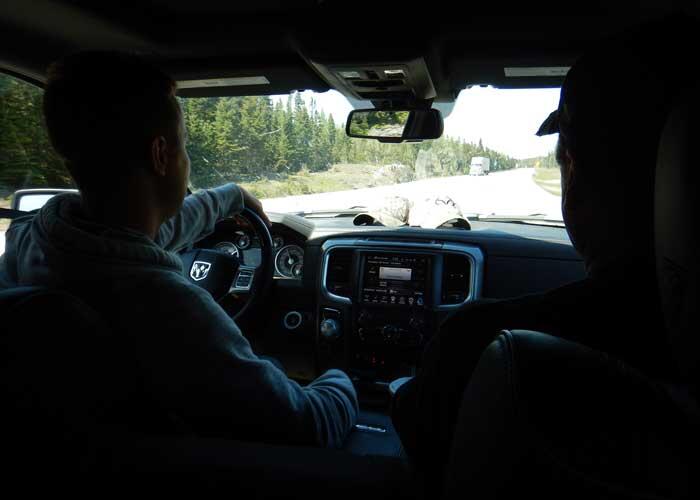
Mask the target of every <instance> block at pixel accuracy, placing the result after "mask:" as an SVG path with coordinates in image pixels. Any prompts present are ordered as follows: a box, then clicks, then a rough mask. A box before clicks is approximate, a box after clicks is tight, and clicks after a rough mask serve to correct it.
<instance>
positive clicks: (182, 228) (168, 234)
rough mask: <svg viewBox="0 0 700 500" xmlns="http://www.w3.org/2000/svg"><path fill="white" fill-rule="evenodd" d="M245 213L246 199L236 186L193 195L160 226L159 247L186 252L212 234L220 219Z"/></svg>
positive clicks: (221, 187) (232, 185)
mask: <svg viewBox="0 0 700 500" xmlns="http://www.w3.org/2000/svg"><path fill="white" fill-rule="evenodd" d="M242 210H243V196H242V194H241V190H240V189H239V188H238V186H237V185H236V184H233V183H231V184H225V185H223V186H220V187H218V188H214V189H206V190H202V191H199V192H197V193H194V194H191V195H189V196H187V197H186V198H185V200H184V202H183V204H182V208H181V209H180V211H179V212H178V213H177V214H176V215H175V216H173V217H171V218H170V219H168V220H167V221H166V222H164V223H163V224H162V225H161V226H160V228H159V230H158V235H157V236H156V244H157V245H158V246H160V247H162V248H164V249H165V250H170V251H178V250H182V249H183V248H186V247H188V246H189V245H191V244H192V243H195V242H196V241H199V240H201V239H202V238H205V237H206V236H208V235H209V234H211V233H212V232H213V231H214V227H215V225H216V223H217V222H218V221H219V220H221V219H223V218H224V217H230V216H231V215H235V214H237V213H240V212H241V211H242Z"/></svg>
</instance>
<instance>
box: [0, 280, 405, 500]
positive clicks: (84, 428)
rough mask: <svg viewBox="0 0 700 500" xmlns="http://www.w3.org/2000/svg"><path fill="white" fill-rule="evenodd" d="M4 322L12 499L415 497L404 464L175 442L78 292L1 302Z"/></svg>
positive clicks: (17, 292) (14, 294)
mask: <svg viewBox="0 0 700 500" xmlns="http://www.w3.org/2000/svg"><path fill="white" fill-rule="evenodd" d="M0 315H2V318H3V324H4V329H3V333H2V341H1V342H2V343H1V352H2V356H3V363H2V370H3V371H2V377H1V379H2V393H1V397H2V400H3V410H2V412H1V413H2V426H1V427H0V432H2V443H3V447H2V453H3V455H4V458H5V460H3V462H5V463H6V464H10V465H9V468H7V467H6V469H5V470H4V471H3V472H4V477H5V478H7V479H8V480H9V481H6V486H5V487H6V488H9V487H10V483H12V482H13V481H14V482H16V483H17V486H19V487H21V488H22V491H24V492H26V493H32V492H51V493H56V492H59V491H61V492H63V491H65V492H71V493H73V494H74V495H76V494H77V495H88V494H90V495H92V494H94V492H96V491H107V492H109V493H110V494H114V493H118V492H120V493H133V491H135V488H138V491H140V492H149V491H150V492H153V493H157V494H159V495H163V494H178V495H181V494H183V492H192V493H196V494H199V495H201V494H202V493H210V494H221V493H226V494H228V495H230V494H235V495H241V496H242V497H244V498H294V497H297V496H298V497H302V496H303V497H304V498H329V497H331V498H332V497H336V498H348V497H349V496H353V497H355V496H359V495H361V496H363V497H369V498H413V491H414V488H413V486H412V485H411V482H410V479H409V474H408V471H407V469H406V467H405V464H404V463H403V462H402V461H400V460H396V459H392V458H390V457H379V456H358V455H352V454H349V453H346V452H343V451H338V450H325V449H319V448H312V447H291V446H275V445H268V444H260V443H247V442H239V441H231V440H224V439H220V440H219V439H203V438H199V437H196V436H191V435H181V434H177V433H174V432H173V428H171V427H169V426H168V422H167V419H165V418H161V415H158V412H157V411H156V410H155V409H151V408H148V406H147V405H146V406H144V405H143V400H142V399H141V396H140V393H139V384H138V377H137V376H136V375H135V374H136V373H137V371H136V370H135V368H134V366H133V365H132V364H131V363H130V361H129V360H130V358H129V355H128V353H127V352H124V351H123V350H122V349H120V347H119V342H118V341H117V340H118V339H117V338H116V337H115V333H114V332H112V331H111V330H110V328H109V325H108V324H107V323H106V322H105V321H104V320H103V318H102V316H101V315H100V314H98V313H97V312H96V311H95V310H94V309H93V308H92V307H90V306H88V305H87V304H86V303H84V302H83V301H81V300H79V299H78V298H76V297H75V296H73V295H71V294H69V293H66V292H63V291H57V290H49V289H42V288H17V289H11V290H4V291H0ZM135 405H138V406H135ZM150 411H152V412H153V415H152V416H149V417H147V418H144V413H146V412H150Z"/></svg>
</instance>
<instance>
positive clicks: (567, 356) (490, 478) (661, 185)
mask: <svg viewBox="0 0 700 500" xmlns="http://www.w3.org/2000/svg"><path fill="white" fill-rule="evenodd" d="M697 92H698V89H696V90H695V91H694V92H693V93H690V94H687V95H686V96H685V97H684V98H682V99H680V100H679V101H678V103H677V105H676V106H675V107H674V109H673V110H672V112H671V114H670V116H669V118H668V121H667V123H666V126H665V128H664V132H663V134H662V137H661V141H660V146H659V150H658V162H657V171H656V181H655V220H654V226H655V248H656V259H657V265H656V267H657V277H658V284H659V290H660V293H661V297H662V303H663V313H664V318H665V323H666V331H667V337H668V341H669V343H670V345H671V346H672V350H673V353H674V363H675V367H676V368H677V372H675V373H669V374H668V377H667V378H666V379H664V380H659V379H653V378H650V377H648V376H646V375H645V374H644V373H641V372H639V371H638V370H636V369H635V368H633V367H630V366H628V365H626V364H624V363H623V362H621V361H619V360H617V359H614V358H612V357H611V356H609V355H606V354H604V353H601V352H596V351H594V350H592V349H589V348H587V347H585V346H582V345H579V344H575V343H573V342H568V341H564V340H561V339H557V338H554V337H551V336H548V335H545V334H542V333H538V332H530V331H509V332H504V333H503V334H502V335H501V336H500V337H499V338H498V339H497V340H496V341H495V342H493V343H492V344H491V345H490V346H489V347H488V348H487V349H486V351H485V352H484V353H483V354H482V357H481V359H480V361H479V364H478V366H477V368H476V370H475V372H474V373H473V376H472V378H471V381H470V384H469V386H468V387H467V390H466V391H465V394H464V398H463V401H462V405H461V409H460V415H459V422H458V425H457V429H456V433H455V440H454V447H453V449H452V454H451V457H450V464H449V469H448V472H447V476H446V481H445V485H444V487H445V497H446V498H464V497H465V496H466V495H468V494H470V495H475V496H477V497H479V498H506V497H508V496H510V495H514V494H518V495H526V496H529V495H536V496H537V498H569V499H571V498H698V496H700V488H699V487H698V484H699V483H700V481H699V480H698V478H697V470H698V463H699V462H698V460H697V450H698V449H699V447H700V405H699V403H698V389H699V387H700V385H699V382H700V376H699V374H700V350H699V349H698V348H699V347H700V338H699V336H698V332H697V328H696V327H695V325H694V320H696V316H697V311H698V305H699V304H698V283H700V280H699V279H698V278H699V276H700V273H698V261H697V253H698V246H697V243H696V241H697V240H696V238H697V234H698V229H700V227H699V226H700V224H699V223H698V219H697V214H698V213H700V210H699V209H700V206H699V205H700V203H699V202H698V196H697V193H696V191H697V188H698V185H699V184H698V177H699V174H698V171H697V170H698V169H697V165H696V163H697V162H696V161H694V158H693V153H694V148H692V144H693V141H694V140H695V138H696V137H697V133H698V132H700V127H699V126H698V124H697V121H696V119H695V117H697V116H698V112H700V100H699V99H698V94H697ZM613 333H614V332H611V334H613Z"/></svg>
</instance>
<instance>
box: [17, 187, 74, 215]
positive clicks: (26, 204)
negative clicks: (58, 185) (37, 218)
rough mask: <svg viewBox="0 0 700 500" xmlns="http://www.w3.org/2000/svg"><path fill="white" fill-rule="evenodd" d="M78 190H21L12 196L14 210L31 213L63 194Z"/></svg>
mask: <svg viewBox="0 0 700 500" xmlns="http://www.w3.org/2000/svg"><path fill="white" fill-rule="evenodd" d="M77 192H78V190H77V189H20V190H19V191H15V193H14V194H13V195H12V209H13V210H21V211H23V212H31V211H32V210H37V209H39V208H41V207H43V206H44V205H45V204H46V202H47V201H49V200H50V199H51V198H53V197H54V196H56V195H57V194H61V193H77Z"/></svg>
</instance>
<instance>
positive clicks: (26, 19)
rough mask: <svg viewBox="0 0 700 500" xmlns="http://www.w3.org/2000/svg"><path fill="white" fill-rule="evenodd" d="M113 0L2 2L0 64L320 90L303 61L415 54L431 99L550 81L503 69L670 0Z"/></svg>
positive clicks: (532, 61)
mask: <svg viewBox="0 0 700 500" xmlns="http://www.w3.org/2000/svg"><path fill="white" fill-rule="evenodd" d="M125 3H126V2H123V1H119V0H101V1H100V2H92V1H87V0H73V1H48V0H35V1H32V2H26V1H22V0H5V1H3V2H2V3H0V66H1V67H2V68H3V69H4V70H5V71H10V72H13V73H14V74H17V75H20V76H22V77H23V78H25V79H27V80H29V81H33V82H35V83H38V84H41V82H42V81H43V79H44V72H45V68H46V66H47V65H48V63H50V62H51V61H52V60H54V59H56V58H58V57H60V56H61V55H64V54H66V53H69V52H73V51H76V50H83V49H116V50H128V51H135V52H138V53H141V54H143V55H144V56H145V57H147V58H149V59H151V60H152V61H153V62H155V63H156V64H158V65H160V66H161V67H163V69H165V70H166V71H168V72H169V73H170V74H172V75H173V76H174V77H175V79H177V80H184V79H201V78H212V77H234V76H253V75H265V76H266V77H267V78H268V80H269V81H270V85H266V86H248V87H246V86H241V87H222V88H217V89H206V90H188V91H181V94H183V95H251V94H262V93H265V94H275V93H288V92H290V91H293V90H301V89H311V90H315V91H321V92H322V91H325V90H328V89H329V88H330V85H329V83H328V82H327V81H326V80H324V79H323V78H322V77H321V76H320V75H319V74H318V73H317V72H316V71H315V70H314V69H313V67H312V65H311V64H310V61H312V60H313V61H316V62H319V61H320V62H322V63H325V64H349V63H370V62H392V61H398V60H404V59H408V58H414V57H422V58H424V59H425V61H426V64H427V67H428V69H429V71H430V75H431V77H432V79H433V82H434V84H435V89H436V91H437V98H436V100H437V101H446V102H449V101H452V100H454V98H455V97H456V96H457V95H458V93H459V91H460V90H461V89H463V88H465V87H467V86H469V85H479V84H483V85H487V84H488V85H494V86H498V87H502V88H523V87H553V86H559V85H561V82H562V80H563V77H518V78H508V77H506V76H505V75H504V71H503V68H504V66H569V65H571V64H572V63H573V61H574V60H575V59H576V58H577V57H578V56H579V55H580V53H581V52H582V50H583V48H584V47H587V46H589V45H590V44H592V43H595V41H596V40H599V39H601V38H604V37H605V36H608V35H610V34H612V33H615V32H618V31H621V30H623V29H625V28H627V27H630V26H634V25H637V24H639V23H642V22H644V21H646V20H649V19H652V18H655V17H661V16H664V15H667V14H668V13H670V12H671V7H668V6H667V5H668V4H669V3H671V2H658V5H656V3H657V2H651V1H646V2H629V1H627V2H604V1H600V2H596V1H583V2H580V4H579V5H572V4H571V3H566V4H564V3H563V2H553V1H551V0H541V1H540V2H538V3H537V4H536V5H534V4H533V5H530V6H529V7H528V9H525V8H524V7H522V6H521V7H519V8H517V10H509V11H508V10H507V9H506V8H505V7H504V6H503V5H501V4H498V5H495V6H494V7H486V6H484V5H465V2H448V1H446V0H433V1H431V2H430V3H429V4H427V5H429V6H430V10H428V9H427V8H423V9H416V7H415V6H409V7H407V6H406V2H401V3H399V2H391V1H390V2H383V3H382V7H381V8H380V9H378V10H375V11H367V10H366V9H365V10H360V9H358V8H353V7H348V6H347V3H348V2H342V1H340V0H333V1H331V0H326V1H324V0H295V1H285V0H255V1H241V0H239V1H225V0H196V1H194V0H189V1H184V0H143V1H141V2H139V3H138V4H137V5H128V6H127V5H124V4H125ZM608 4H614V5H608ZM640 5H641V6H640ZM499 11H501V12H499ZM387 32H389V33H391V35H389V34H387Z"/></svg>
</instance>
